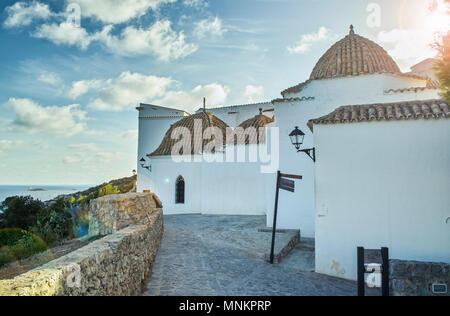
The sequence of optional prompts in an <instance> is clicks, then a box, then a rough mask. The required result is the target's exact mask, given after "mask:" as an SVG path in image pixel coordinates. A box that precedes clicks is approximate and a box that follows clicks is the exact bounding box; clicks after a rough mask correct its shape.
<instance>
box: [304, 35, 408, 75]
mask: <svg viewBox="0 0 450 316" xmlns="http://www.w3.org/2000/svg"><path fill="white" fill-rule="evenodd" d="M379 72H389V73H400V69H399V68H398V66H397V64H396V63H395V61H394V60H393V59H392V57H391V56H389V54H388V53H387V52H386V51H385V50H384V49H383V48H382V47H381V46H380V45H378V44H376V43H374V42H372V41H371V40H368V39H367V38H364V37H362V36H359V35H357V34H355V32H354V30H353V26H350V33H349V34H348V35H347V36H346V37H345V38H343V39H342V40H340V41H339V42H337V43H336V44H334V45H333V46H332V47H331V48H330V49H329V50H328V51H327V52H326V53H325V54H324V55H323V56H322V57H321V58H320V59H319V62H318V63H317V64H316V66H315V67H314V69H313V71H312V73H311V77H310V79H311V80H315V79H328V78H335V77H343V76H356V75H361V74H372V73H379Z"/></svg>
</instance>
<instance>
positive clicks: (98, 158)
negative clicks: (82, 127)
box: [63, 143, 121, 164]
mask: <svg viewBox="0 0 450 316" xmlns="http://www.w3.org/2000/svg"><path fill="white" fill-rule="evenodd" d="M68 149H69V150H70V151H71V152H72V154H71V155H67V156H65V157H64V158H63V162H64V163H66V164H77V163H83V164H87V163H98V164H105V163H109V162H113V161H115V160H117V159H119V158H120V156H121V155H120V153H114V152H108V151H105V150H104V149H102V148H100V147H99V146H98V145H97V144H95V143H83V144H73V145H69V146H68Z"/></svg>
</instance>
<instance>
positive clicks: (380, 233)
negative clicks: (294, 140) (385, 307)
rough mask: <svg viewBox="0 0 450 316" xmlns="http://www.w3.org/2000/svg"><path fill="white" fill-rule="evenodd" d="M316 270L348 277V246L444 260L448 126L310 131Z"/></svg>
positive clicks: (448, 232) (449, 208) (449, 244)
mask: <svg viewBox="0 0 450 316" xmlns="http://www.w3.org/2000/svg"><path fill="white" fill-rule="evenodd" d="M314 140H315V142H316V148H317V155H318V159H317V163H316V184H315V188H316V208H317V213H316V272H319V273H324V274H329V275H334V276H338V277H343V278H347V279H353V280H355V279H356V247H358V246H363V247H366V248H380V247H389V250H390V257H391V258H392V259H401V260H418V261H436V262H447V263H449V262H450V222H449V223H447V224H446V223H445V219H446V218H447V217H448V216H450V194H449V192H450V178H449V176H450V146H449V144H450V120H448V119H440V120H411V121H394V122H370V123H356V124H337V125H315V126H314Z"/></svg>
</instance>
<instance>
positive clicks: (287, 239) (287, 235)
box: [258, 228, 300, 264]
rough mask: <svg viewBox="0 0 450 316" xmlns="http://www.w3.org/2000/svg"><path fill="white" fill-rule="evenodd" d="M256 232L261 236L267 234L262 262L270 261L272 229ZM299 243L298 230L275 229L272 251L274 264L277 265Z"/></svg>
mask: <svg viewBox="0 0 450 316" xmlns="http://www.w3.org/2000/svg"><path fill="white" fill-rule="evenodd" d="M258 232H260V233H262V234H269V235H270V238H268V239H269V240H270V242H269V244H268V247H267V252H266V253H265V254H264V260H265V261H267V262H269V261H270V247H271V241H272V238H271V236H272V229H271V228H261V229H259V230H258ZM299 242H300V230H297V229H277V233H276V234H275V249H274V259H273V262H274V264H279V263H280V262H281V260H283V258H285V257H286V256H287V255H288V254H289V253H290V252H291V251H292V250H293V249H294V248H295V246H296V245H297V244H298V243H299Z"/></svg>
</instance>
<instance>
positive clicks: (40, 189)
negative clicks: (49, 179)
mask: <svg viewBox="0 0 450 316" xmlns="http://www.w3.org/2000/svg"><path fill="white" fill-rule="evenodd" d="M28 191H30V192H41V191H47V190H46V189H42V188H28Z"/></svg>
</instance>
